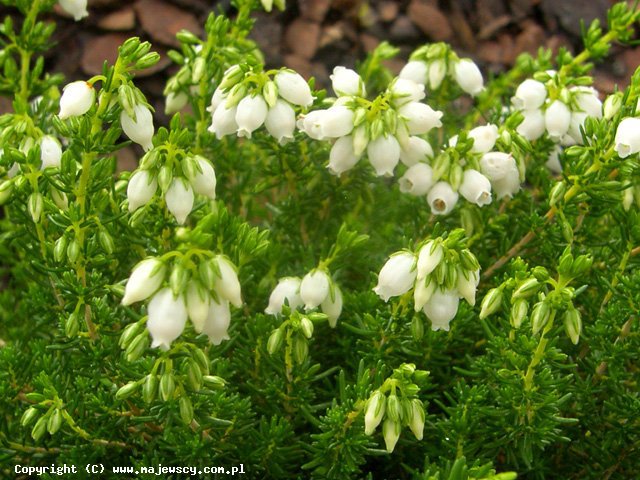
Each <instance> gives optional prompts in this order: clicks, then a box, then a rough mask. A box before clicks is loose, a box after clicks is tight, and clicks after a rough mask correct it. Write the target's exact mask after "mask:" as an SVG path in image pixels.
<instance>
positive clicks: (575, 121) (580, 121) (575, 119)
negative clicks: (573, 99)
mask: <svg viewBox="0 0 640 480" xmlns="http://www.w3.org/2000/svg"><path fill="white" fill-rule="evenodd" d="M587 116H588V115H587V114H586V113H585V112H572V113H571V122H570V123H569V130H568V131H567V135H565V136H564V137H563V138H562V142H561V143H562V144H563V145H565V146H570V145H566V143H567V140H568V139H566V138H565V137H567V136H568V137H571V140H569V141H568V143H571V145H575V144H580V145H582V132H580V129H581V128H583V127H584V121H585V120H586V119H587ZM572 142H573V143H572Z"/></svg>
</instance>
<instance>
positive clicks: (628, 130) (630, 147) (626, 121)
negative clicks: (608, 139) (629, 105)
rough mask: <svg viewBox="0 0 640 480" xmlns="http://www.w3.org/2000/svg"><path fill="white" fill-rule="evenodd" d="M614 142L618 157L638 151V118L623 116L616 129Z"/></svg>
mask: <svg viewBox="0 0 640 480" xmlns="http://www.w3.org/2000/svg"><path fill="white" fill-rule="evenodd" d="M614 142H615V150H616V152H617V153H618V156H619V157H620V158H626V157H628V156H629V155H633V154H634V153H638V152H640V118H635V117H626V118H623V119H622V121H621V122H620V124H619V125H618V129H617V130H616V137H615V140H614Z"/></svg>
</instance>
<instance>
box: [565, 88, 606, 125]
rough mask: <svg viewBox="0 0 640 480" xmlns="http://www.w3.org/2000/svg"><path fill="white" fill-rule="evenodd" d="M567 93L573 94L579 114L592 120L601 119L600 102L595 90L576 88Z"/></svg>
mask: <svg viewBox="0 0 640 480" xmlns="http://www.w3.org/2000/svg"><path fill="white" fill-rule="evenodd" d="M569 91H571V93H573V99H574V100H575V102H576V105H577V106H578V110H579V111H580V112H584V113H585V114H587V115H589V116H590V117H593V118H602V101H601V100H600V95H599V93H598V91H597V90H596V89H595V88H593V87H583V86H578V87H572V88H570V89H569ZM574 113H575V112H574Z"/></svg>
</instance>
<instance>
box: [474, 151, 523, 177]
mask: <svg viewBox="0 0 640 480" xmlns="http://www.w3.org/2000/svg"><path fill="white" fill-rule="evenodd" d="M513 169H516V170H517V167H516V161H515V160H514V159H513V157H512V156H511V154H509V153H504V152H489V153H485V154H484V155H483V156H482V158H481V159H480V171H481V172H482V173H483V174H484V175H485V176H487V178H489V180H490V181H491V183H493V182H494V181H495V180H499V179H501V178H503V177H504V176H505V175H507V174H508V173H509V172H510V171H511V170H513Z"/></svg>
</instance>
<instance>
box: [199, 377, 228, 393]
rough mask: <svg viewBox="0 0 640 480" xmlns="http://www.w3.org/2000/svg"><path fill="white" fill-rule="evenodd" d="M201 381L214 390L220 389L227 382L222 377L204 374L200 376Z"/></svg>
mask: <svg viewBox="0 0 640 480" xmlns="http://www.w3.org/2000/svg"><path fill="white" fill-rule="evenodd" d="M202 381H203V382H204V383H205V384H206V385H207V386H208V387H210V388H213V389H215V390H220V389H221V388H224V386H225V384H226V383H227V382H225V381H224V379H223V378H221V377H218V376H217V375H205V376H204V377H202Z"/></svg>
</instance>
